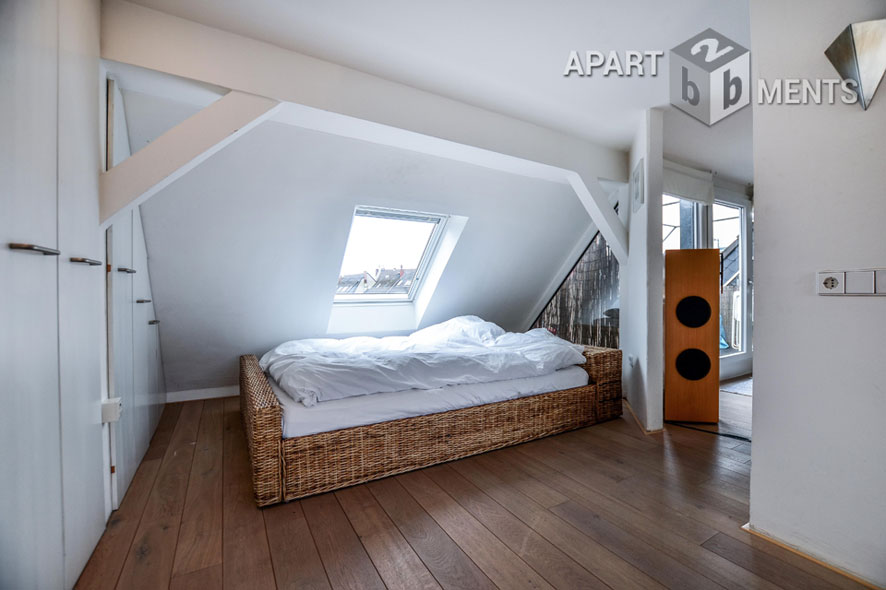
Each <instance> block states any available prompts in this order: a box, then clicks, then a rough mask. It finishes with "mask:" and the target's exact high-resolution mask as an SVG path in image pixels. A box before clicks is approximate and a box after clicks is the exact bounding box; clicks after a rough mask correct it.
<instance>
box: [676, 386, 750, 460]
mask: <svg viewBox="0 0 886 590" xmlns="http://www.w3.org/2000/svg"><path fill="white" fill-rule="evenodd" d="M753 399H754V398H752V397H751V396H749V395H743V394H739V393H733V392H731V391H726V390H725V389H720V421H719V422H717V423H716V424H700V423H697V422H690V423H680V422H676V423H675V424H682V425H683V426H684V427H687V428H694V429H697V430H704V431H706V432H713V433H715V434H721V435H726V436H734V437H740V438H742V439H744V440H745V441H747V442H748V443H749V442H750V441H751V437H752V432H751V412H752V406H753ZM742 448H747V450H748V452H750V445H749V444H748V445H747V446H746V447H742Z"/></svg>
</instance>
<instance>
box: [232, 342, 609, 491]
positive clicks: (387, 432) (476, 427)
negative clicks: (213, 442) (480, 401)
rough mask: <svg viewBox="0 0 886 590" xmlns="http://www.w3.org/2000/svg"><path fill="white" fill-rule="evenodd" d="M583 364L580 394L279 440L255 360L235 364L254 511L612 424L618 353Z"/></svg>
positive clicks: (590, 354)
mask: <svg viewBox="0 0 886 590" xmlns="http://www.w3.org/2000/svg"><path fill="white" fill-rule="evenodd" d="M585 357H586V359H587V360H586V362H585V364H584V365H581V366H582V368H584V369H585V370H586V371H587V372H588V375H589V377H590V380H589V382H588V385H586V386H584V387H575V388H572V389H564V390H561V391H553V392H551V393H543V394H539V395H532V396H527V397H522V398H518V399H514V400H508V401H503V402H497V403H490V404H484V405H480V406H473V407H468V408H462V409H458V410H452V411H449V412H441V413H438V414H429V415H426V416H415V417H412V418H404V419H401V420H392V421H389V422H381V423H378V424H370V425H367V426H356V427H353V428H345V429H341V430H335V431H332V432H322V433H319V434H311V435H307V436H300V437H295V438H287V439H284V438H283V427H282V408H281V407H280V403H279V402H278V400H277V398H276V396H275V395H274V392H273V391H272V389H271V385H270V383H268V379H267V377H266V376H265V374H264V373H263V372H262V370H261V368H260V367H259V365H258V359H257V358H256V357H255V356H253V355H246V356H241V357H240V410H241V415H242V419H243V427H244V430H245V432H246V439H247V443H248V446H249V455H250V458H251V460H252V482H253V486H254V490H255V502H256V504H258V505H259V506H268V505H270V504H276V503H278V502H285V501H289V500H295V499H297V498H302V497H305V496H310V495H312V494H319V493H322V492H328V491H331V490H335V489H338V488H343V487H345V486H350V485H355V484H359V483H363V482H367V481H371V480H374V479H379V478H382V477H386V476H389V475H394V474H397V473H403V472H405V471H411V470H413V469H419V468H421V467H427V466H429V465H434V464H436V463H443V462H445V461H452V460H453V459H460V458H462V457H467V456H470V455H475V454H477V453H483V452H485V451H491V450H493V449H499V448H502V447H506V446H509V445H514V444H518V443H522V442H526V441H529V440H533V439H536V438H541V437H544V436H549V435H552V434H557V433H560V432H565V431H567V430H572V429H575V428H581V427H583V426H589V425H591V424H595V423H597V422H603V421H605V420H611V419H613V418H616V417H618V416H620V415H621V411H622V409H621V351H620V350H612V349H608V348H594V347H586V348H585Z"/></svg>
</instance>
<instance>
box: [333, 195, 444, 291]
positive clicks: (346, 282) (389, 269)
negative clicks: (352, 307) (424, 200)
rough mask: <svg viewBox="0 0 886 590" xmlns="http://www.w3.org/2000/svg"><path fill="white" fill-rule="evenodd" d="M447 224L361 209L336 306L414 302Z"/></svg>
mask: <svg viewBox="0 0 886 590" xmlns="http://www.w3.org/2000/svg"><path fill="white" fill-rule="evenodd" d="M445 221H446V216H444V215H435V214H430V213H419V212H412V211H398V210H394V209H380V208H376V207H358V208H357V209H356V211H355V212H354V219H353V221H352V222H351V233H350V235H349V236H348V245H347V246H346V247H345V256H344V259H343V260H342V265H341V270H340V272H339V278H338V287H337V289H336V292H335V302H336V303H347V302H351V303H357V302H360V303H367V302H384V301H412V298H413V297H414V296H415V294H416V292H417V291H418V289H419V288H420V287H421V283H422V280H423V279H424V275H425V272H426V270H427V267H428V264H429V263H430V261H431V259H432V258H433V256H434V252H435V251H436V247H437V243H438V241H439V238H440V234H441V233H442V230H443V225H444V224H445Z"/></svg>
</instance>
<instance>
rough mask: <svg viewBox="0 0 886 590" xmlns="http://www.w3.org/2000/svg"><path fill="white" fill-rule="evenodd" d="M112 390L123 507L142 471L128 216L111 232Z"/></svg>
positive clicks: (116, 485) (116, 494)
mask: <svg viewBox="0 0 886 590" xmlns="http://www.w3.org/2000/svg"><path fill="white" fill-rule="evenodd" d="M107 243H108V253H107V256H108V265H109V266H110V272H109V273H108V286H109V288H108V307H109V314H108V350H109V367H110V371H109V376H108V390H109V392H110V396H111V397H119V398H121V400H122V403H123V412H122V414H121V416H120V420H119V421H118V422H115V423H113V424H112V425H111V463H112V466H113V472H114V475H113V477H112V479H111V484H112V487H111V492H112V503H113V505H114V508H118V507H119V506H120V502H121V501H122V500H123V495H124V494H125V493H126V490H127V489H128V488H129V483H130V482H131V481H132V477H133V476H134V475H135V470H136V469H137V468H138V462H139V461H140V460H141V456H137V455H138V451H137V449H138V445H137V444H136V439H135V432H136V430H137V416H138V412H137V405H136V399H135V391H134V376H133V337H132V322H133V317H132V312H133V292H132V277H133V273H132V272H131V271H133V270H135V269H133V268H132V214H131V213H127V214H126V215H124V216H122V218H121V219H120V220H119V221H117V222H116V223H114V225H113V226H111V227H110V228H109V229H108V240H107Z"/></svg>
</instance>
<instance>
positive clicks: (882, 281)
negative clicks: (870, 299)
mask: <svg viewBox="0 0 886 590" xmlns="http://www.w3.org/2000/svg"><path fill="white" fill-rule="evenodd" d="M876 292H877V294H878V295H886V270H878V271H877V291H876Z"/></svg>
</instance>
